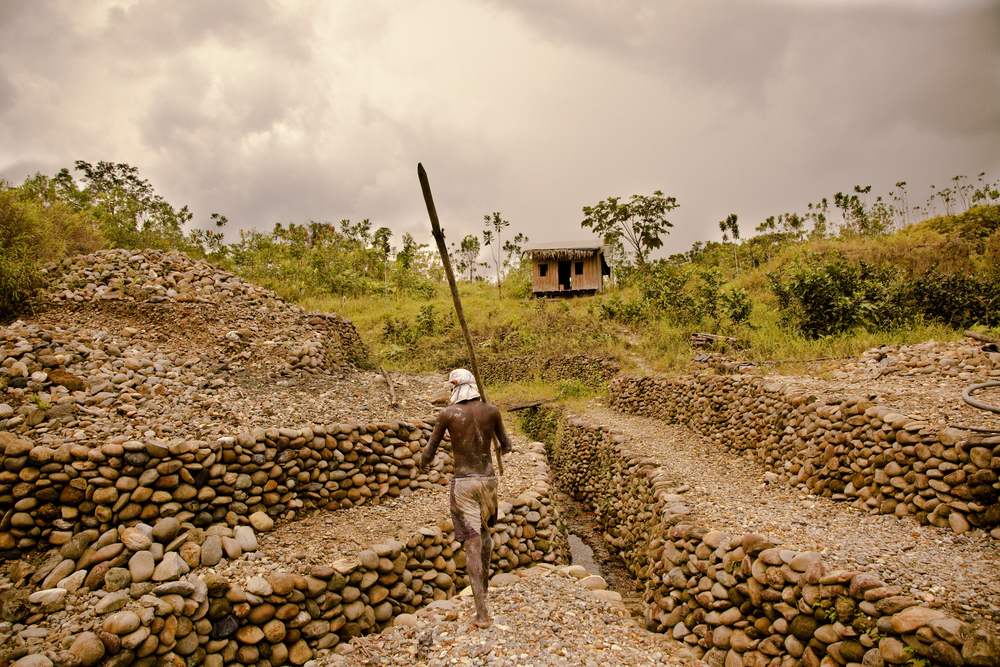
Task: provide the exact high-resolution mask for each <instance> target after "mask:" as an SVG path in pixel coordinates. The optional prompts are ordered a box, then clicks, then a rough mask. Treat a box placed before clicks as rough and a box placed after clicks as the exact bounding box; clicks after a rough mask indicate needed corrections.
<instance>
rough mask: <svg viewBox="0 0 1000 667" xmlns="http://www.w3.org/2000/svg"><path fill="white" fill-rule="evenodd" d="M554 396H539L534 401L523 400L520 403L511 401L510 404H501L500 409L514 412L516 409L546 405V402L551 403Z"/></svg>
mask: <svg viewBox="0 0 1000 667" xmlns="http://www.w3.org/2000/svg"><path fill="white" fill-rule="evenodd" d="M554 400H555V399H554V398H539V399H535V400H533V401H522V402H520V403H511V404H510V405H501V406H500V409H501V410H503V411H505V412H514V411H516V410H527V409H528V408H537V407H538V406H539V405H545V404H546V403H551V402H552V401H554Z"/></svg>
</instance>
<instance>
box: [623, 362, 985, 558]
mask: <svg viewBox="0 0 1000 667" xmlns="http://www.w3.org/2000/svg"><path fill="white" fill-rule="evenodd" d="M610 393H611V398H612V404H613V406H614V407H615V408H616V409H618V410H619V411H621V412H624V413H627V414H636V415H643V416H648V417H655V418H658V419H662V420H664V421H667V422H670V423H676V424H684V425H686V426H689V427H690V428H692V429H694V430H695V431H697V432H699V433H701V434H703V435H705V436H707V437H710V438H712V439H713V440H714V441H715V442H716V443H717V444H720V445H722V446H725V447H727V448H729V449H731V450H735V451H739V452H745V453H746V454H747V455H748V456H750V457H751V458H752V459H753V460H755V461H757V462H759V463H761V464H762V465H765V466H766V467H768V468H770V470H771V471H772V472H771V475H772V477H773V478H774V480H775V481H783V482H787V483H789V484H792V485H795V486H800V487H801V488H803V489H805V490H808V491H809V492H810V493H814V494H817V495H821V496H825V497H829V498H832V499H834V500H843V501H846V502H850V503H851V504H852V505H853V506H854V507H857V508H858V509H862V510H867V511H869V512H872V513H881V514H895V515H897V516H913V517H914V518H916V519H917V520H918V521H920V522H921V523H924V524H933V525H935V526H939V527H950V528H951V529H952V530H954V531H955V532H956V533H959V534H962V533H965V532H967V531H968V530H970V528H982V529H983V530H986V531H991V534H992V535H993V536H994V537H996V538H998V539H1000V503H998V496H1000V481H998V475H1000V436H989V435H984V434H977V433H972V432H968V431H959V430H956V429H954V428H948V427H942V426H941V425H939V424H931V423H928V422H926V421H922V420H919V419H914V418H911V417H907V416H906V415H902V414H899V413H896V412H893V411H892V410H891V409H889V408H887V407H885V406H876V405H873V404H872V403H871V402H870V401H868V400H867V399H865V398H863V397H849V398H846V399H844V398H835V399H831V400H819V399H817V398H816V397H815V396H810V395H805V394H800V393H798V390H795V389H792V388H789V387H785V386H782V385H778V384H775V383H769V382H767V381H766V380H764V379H761V378H751V377H743V376H732V377H721V376H698V377H695V378H687V379H667V378H652V377H641V378H640V377H627V378H626V377H623V378H616V379H615V380H613V381H612V382H611V383H610Z"/></svg>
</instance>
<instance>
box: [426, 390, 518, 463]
mask: <svg viewBox="0 0 1000 667" xmlns="http://www.w3.org/2000/svg"><path fill="white" fill-rule="evenodd" d="M445 430H447V431H448V433H449V434H450V435H451V450H452V455H453V456H454V458H455V472H454V476H455V477H469V476H477V477H492V476H493V475H494V473H493V457H492V456H490V445H491V444H492V442H493V436H494V435H495V436H496V438H497V441H498V442H499V443H500V451H501V452H502V453H504V454H508V453H510V451H511V450H512V449H513V445H512V444H511V441H510V438H509V437H508V436H507V431H506V429H504V425H503V419H502V418H501V416H500V410H498V409H497V408H496V406H493V405H490V404H489V403H483V402H482V401H480V400H479V399H473V400H470V401H462V402H461V403H456V404H454V405H452V406H450V407H447V408H445V409H444V410H442V411H441V412H440V413H439V414H438V418H437V422H435V424H434V430H433V432H432V433H431V438H430V440H428V441H427V446H426V447H425V448H424V451H423V452H422V453H421V457H420V458H421V461H420V463H421V467H426V466H427V465H429V464H430V462H431V461H433V460H434V455H435V454H436V453H437V448H438V445H439V444H440V443H441V439H442V438H443V437H444V433H445Z"/></svg>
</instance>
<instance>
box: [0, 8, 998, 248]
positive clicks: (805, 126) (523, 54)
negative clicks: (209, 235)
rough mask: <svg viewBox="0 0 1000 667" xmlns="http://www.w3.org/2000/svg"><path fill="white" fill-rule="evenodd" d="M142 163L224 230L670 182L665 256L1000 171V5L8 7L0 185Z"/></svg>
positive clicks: (445, 214)
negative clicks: (429, 201) (734, 228)
mask: <svg viewBox="0 0 1000 667" xmlns="http://www.w3.org/2000/svg"><path fill="white" fill-rule="evenodd" d="M75 160H86V161H89V162H97V161H99V160H108V161H112V162H126V163H128V164H130V165H133V166H135V167H138V168H139V171H140V174H141V175H142V176H143V177H145V178H148V179H149V180H150V182H151V183H152V184H153V186H154V187H155V188H156V191H157V192H158V193H160V194H161V195H163V196H164V197H165V198H166V199H167V200H168V201H169V202H170V203H171V204H173V205H175V206H176V207H180V206H181V205H183V204H187V205H189V206H190V208H191V210H192V211H193V212H194V214H195V223H197V224H198V225H199V226H202V227H206V228H207V227H209V220H208V218H209V215H210V214H211V213H214V212H219V213H223V214H225V215H226V216H228V218H229V220H230V223H229V228H228V231H229V232H230V237H231V238H233V237H235V234H234V231H235V229H236V228H240V227H242V228H251V227H254V228H257V229H262V230H263V229H270V228H271V227H272V226H273V224H274V223H275V222H279V221H280V222H283V223H287V222H298V223H302V222H308V221H309V220H317V221H329V222H335V221H338V220H340V219H342V218H349V219H351V220H360V219H363V218H369V219H370V220H371V221H372V223H373V225H374V227H380V226H387V227H390V228H392V229H393V230H394V231H395V232H396V234H397V244H398V235H401V234H402V233H403V232H410V233H411V234H413V235H414V236H415V237H416V238H417V239H418V240H420V241H423V242H431V238H430V232H429V224H428V221H427V214H426V209H425V208H424V205H423V201H422V199H421V195H420V188H419V184H418V182H417V177H416V165H417V162H422V163H423V165H424V167H425V168H426V169H427V172H428V174H429V177H430V182H431V187H432V189H433V191H434V196H435V200H436V203H437V207H438V212H439V214H440V217H441V221H442V225H443V226H444V229H445V233H446V235H447V236H448V238H449V240H452V241H457V240H459V239H460V238H461V236H463V235H465V234H467V233H470V232H474V233H479V231H480V230H481V229H482V224H483V215H485V214H488V213H491V212H493V211H500V212H501V213H502V214H503V216H504V218H506V219H507V220H509V221H510V222H511V227H510V233H511V234H513V233H515V232H523V233H525V234H527V235H528V236H529V237H530V238H531V240H532V241H533V242H536V241H537V242H543V241H556V240H561V239H577V238H585V237H586V236H587V234H586V233H585V232H584V231H581V229H580V224H579V223H580V220H581V219H582V218H583V216H582V214H581V211H580V209H581V208H582V207H583V206H586V205H593V204H596V203H597V202H598V201H600V200H602V199H605V198H606V197H609V196H623V197H628V196H629V195H632V194H651V193H652V192H653V191H654V190H657V189H659V190H662V191H663V192H664V193H665V194H667V195H671V196H674V197H676V198H677V202H678V203H679V204H680V208H678V209H677V210H675V211H674V212H673V213H672V214H671V216H670V220H671V221H672V222H673V223H674V224H675V227H674V230H673V232H672V233H671V235H670V236H669V237H668V238H667V241H666V246H665V248H664V250H665V251H666V252H667V253H674V252H682V251H684V250H687V249H688V248H689V247H690V245H691V243H692V242H694V241H696V240H707V239H716V240H718V239H720V238H721V232H720V231H719V229H718V222H719V221H720V220H722V219H724V218H725V217H726V216H727V215H728V214H730V213H736V214H738V215H739V221H740V226H741V229H742V231H743V235H744V236H747V235H749V233H750V232H751V231H752V229H753V227H754V226H756V225H757V224H758V223H759V222H761V220H763V219H764V218H765V217H766V216H768V215H773V214H778V213H784V212H788V211H798V212H803V211H804V210H805V208H806V204H807V203H809V202H813V201H817V200H819V199H820V198H821V197H824V196H826V197H831V198H832V195H833V194H834V193H835V192H837V191H839V190H844V191H847V190H850V189H851V188H852V187H853V186H854V185H856V184H860V185H869V184H870V185H872V186H873V191H874V192H877V193H882V194H885V193H887V192H888V191H889V190H890V189H892V188H893V184H894V183H895V182H896V181H900V180H904V181H907V182H908V183H909V190H910V198H911V202H914V201H923V200H924V199H926V197H927V195H928V194H929V186H930V184H935V185H938V186H939V187H941V186H944V185H947V184H949V181H950V179H951V177H953V176H955V175H959V174H962V175H968V176H970V177H973V178H974V177H975V175H976V174H978V173H979V172H982V171H985V172H987V176H988V177H991V179H992V180H997V179H1000V1H982V0H660V1H658V2H654V1H647V0H616V1H614V2H612V1H610V0H604V1H597V0H545V1H544V2H539V1H538V0H495V1H489V0H479V1H476V0H464V1H463V0H408V1H406V2H402V1H398V0H397V1H382V0H336V1H335V0H315V1H312V2H305V1H302V2H296V1H291V0H288V1H279V0H274V1H270V2H266V1H254V0H137V1H128V0H124V1H113V0H107V1H105V0H30V1H28V0H0V177H2V178H5V179H7V180H8V181H10V182H12V183H14V184H19V183H20V182H22V181H23V180H24V178H25V177H27V176H29V175H31V174H33V173H35V172H36V171H41V172H42V173H44V174H49V175H51V174H54V173H56V172H57V171H58V170H59V169H60V168H61V167H72V165H73V162H74V161H75Z"/></svg>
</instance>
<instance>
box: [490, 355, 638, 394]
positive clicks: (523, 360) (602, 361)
mask: <svg viewBox="0 0 1000 667" xmlns="http://www.w3.org/2000/svg"><path fill="white" fill-rule="evenodd" d="M620 370H621V365H620V364H619V363H618V360H617V359H614V358H612V357H593V356H590V355H586V354H566V355H563V356H561V357H531V356H528V357H524V356H517V357H496V358H486V359H484V360H483V362H482V373H483V381H484V382H490V383H503V384H510V383H515V382H531V381H535V380H542V381H545V382H559V381H560V380H571V381H575V382H580V383H582V384H584V385H586V386H588V387H593V388H595V389H603V388H604V387H605V386H606V385H607V384H608V380H610V379H611V378H613V377H614V376H616V375H617V374H618V372H619V371H620Z"/></svg>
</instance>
